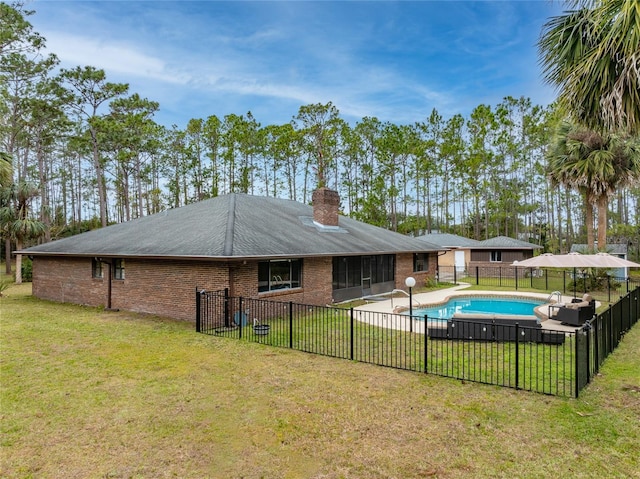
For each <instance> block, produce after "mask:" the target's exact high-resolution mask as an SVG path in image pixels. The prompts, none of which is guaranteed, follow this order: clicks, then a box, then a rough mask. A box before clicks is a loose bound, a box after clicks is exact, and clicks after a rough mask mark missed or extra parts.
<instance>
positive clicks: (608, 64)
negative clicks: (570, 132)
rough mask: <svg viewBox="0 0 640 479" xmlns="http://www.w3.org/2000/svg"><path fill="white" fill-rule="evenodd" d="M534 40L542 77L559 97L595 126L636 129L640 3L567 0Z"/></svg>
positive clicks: (582, 120) (639, 121) (639, 126)
mask: <svg viewBox="0 0 640 479" xmlns="http://www.w3.org/2000/svg"><path fill="white" fill-rule="evenodd" d="M570 4H571V5H572V6H574V7H577V9H576V10H571V11H568V12H565V14H564V15H560V16H556V17H552V18H551V19H550V20H549V21H548V22H547V23H546V24H545V25H544V27H543V32H542V36H541V38H540V40H539V42H538V48H539V52H540V60H541V64H542V67H543V72H544V76H545V79H546V80H547V82H549V83H550V84H552V85H555V86H557V87H558V88H559V103H560V104H561V105H562V106H563V107H564V108H565V109H566V110H567V111H568V112H569V113H570V114H571V115H572V116H573V118H574V119H575V120H576V121H577V122H578V123H581V124H584V125H586V126H588V127H589V128H591V129H593V130H596V131H603V130H605V131H606V130H613V131H625V132H627V133H629V134H632V135H635V134H638V133H639V132H640V48H639V45H640V3H638V2H637V1H632V0H571V1H570Z"/></svg>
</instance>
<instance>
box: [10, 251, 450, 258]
mask: <svg viewBox="0 0 640 479" xmlns="http://www.w3.org/2000/svg"><path fill="white" fill-rule="evenodd" d="M438 251H445V250H406V251H398V250H396V251H366V252H364V251H362V252H340V251H335V252H331V253H316V254H272V255H248V256H206V255H198V256H194V255H188V256H187V255H141V254H113V253H65V252H54V251H52V252H44V251H37V252H36V251H24V250H22V251H15V252H14V254H21V255H23V256H31V257H37V256H40V257H59V258H102V259H116V258H122V259H158V260H162V259H165V260H181V261H245V260H260V259H271V258H274V259H287V258H318V257H333V256H369V255H378V254H406V253H437V252H438Z"/></svg>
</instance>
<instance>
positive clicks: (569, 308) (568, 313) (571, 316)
mask: <svg viewBox="0 0 640 479" xmlns="http://www.w3.org/2000/svg"><path fill="white" fill-rule="evenodd" d="M595 314H596V302H595V300H594V299H593V298H592V297H591V295H590V294H588V293H585V294H584V295H583V296H582V299H578V298H574V299H573V300H572V301H571V303H570V304H567V305H565V306H563V307H562V308H558V313H557V315H556V317H555V318H554V319H556V320H558V321H560V322H562V324H567V325H569V326H582V325H583V324H584V323H585V322H586V321H588V320H590V319H591V318H593V316H594V315H595Z"/></svg>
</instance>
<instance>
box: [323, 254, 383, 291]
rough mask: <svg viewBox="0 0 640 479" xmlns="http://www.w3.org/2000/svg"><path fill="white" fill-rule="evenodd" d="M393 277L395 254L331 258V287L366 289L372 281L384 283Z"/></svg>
mask: <svg viewBox="0 0 640 479" xmlns="http://www.w3.org/2000/svg"><path fill="white" fill-rule="evenodd" d="M394 278H395V255H392V254H385V255H378V256H335V257H334V258H333V289H345V288H357V287H364V288H366V289H368V288H370V287H371V284H372V283H386V282H389V281H393V280H394ZM363 280H364V284H363Z"/></svg>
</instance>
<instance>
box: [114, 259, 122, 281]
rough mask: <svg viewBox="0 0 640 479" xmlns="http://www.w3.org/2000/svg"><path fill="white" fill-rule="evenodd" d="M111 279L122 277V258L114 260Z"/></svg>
mask: <svg viewBox="0 0 640 479" xmlns="http://www.w3.org/2000/svg"><path fill="white" fill-rule="evenodd" d="M113 279H124V260H123V259H116V260H114V262H113Z"/></svg>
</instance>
